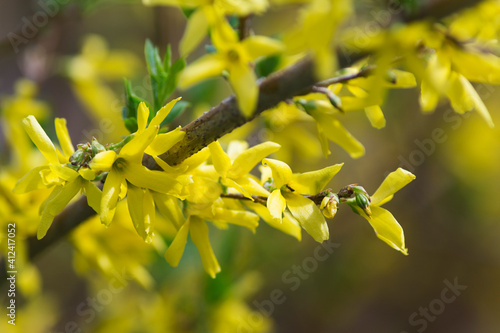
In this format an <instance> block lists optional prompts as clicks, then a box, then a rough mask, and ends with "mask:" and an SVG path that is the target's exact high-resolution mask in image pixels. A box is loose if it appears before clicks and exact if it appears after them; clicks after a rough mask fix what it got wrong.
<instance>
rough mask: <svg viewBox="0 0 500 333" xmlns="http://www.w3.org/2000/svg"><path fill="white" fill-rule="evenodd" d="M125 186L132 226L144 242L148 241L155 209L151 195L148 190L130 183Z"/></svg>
mask: <svg viewBox="0 0 500 333" xmlns="http://www.w3.org/2000/svg"><path fill="white" fill-rule="evenodd" d="M127 188H128V191H127V206H128V211H129V213H130V217H131V218H132V223H133V224H134V228H135V230H136V231H137V233H138V234H139V236H141V237H142V239H144V241H145V242H146V243H150V242H151V241H152V236H153V230H152V223H153V220H154V209H155V206H154V201H153V197H152V196H151V194H149V191H148V190H146V191H144V190H143V189H142V188H138V187H136V186H134V185H132V184H129V185H128V186H127ZM145 192H146V193H145Z"/></svg>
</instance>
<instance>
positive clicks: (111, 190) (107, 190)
mask: <svg viewBox="0 0 500 333" xmlns="http://www.w3.org/2000/svg"><path fill="white" fill-rule="evenodd" d="M122 182H123V173H122V172H120V171H118V170H115V169H113V170H111V171H110V172H109V173H108V176H107V177H106V181H105V182H104V187H103V189H102V200H101V222H102V223H103V224H104V225H106V226H109V224H110V223H111V221H113V217H114V216H115V210H116V205H117V203H118V198H119V195H120V190H121V184H122Z"/></svg>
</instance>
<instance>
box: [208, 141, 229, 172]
mask: <svg viewBox="0 0 500 333" xmlns="http://www.w3.org/2000/svg"><path fill="white" fill-rule="evenodd" d="M208 149H210V154H211V155H212V164H213V165H214V168H215V170H216V171H217V173H218V174H219V175H220V176H221V177H223V178H225V177H226V176H227V171H228V170H229V169H230V168H231V160H230V159H229V156H227V154H226V153H225V152H224V150H222V147H221V146H220V144H219V141H214V142H212V143H211V144H209V145H208Z"/></svg>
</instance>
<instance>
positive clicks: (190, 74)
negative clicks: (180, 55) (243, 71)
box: [179, 54, 226, 89]
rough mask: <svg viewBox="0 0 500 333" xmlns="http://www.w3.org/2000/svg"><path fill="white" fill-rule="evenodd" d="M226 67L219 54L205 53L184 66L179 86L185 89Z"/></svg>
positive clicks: (215, 74)
mask: <svg viewBox="0 0 500 333" xmlns="http://www.w3.org/2000/svg"><path fill="white" fill-rule="evenodd" d="M225 68H226V66H225V63H224V61H223V60H222V58H221V56H220V55H219V54H207V55H204V56H203V57H201V58H199V59H198V60H196V61H195V62H194V63H192V64H191V65H189V66H188V67H186V69H185V70H184V72H183V73H182V75H181V77H180V78H179V87H180V88H181V89H186V88H188V87H189V86H192V85H193V84H195V83H198V82H200V81H203V80H205V79H208V78H211V77H215V76H219V75H221V74H222V71H223V70H224V69H225Z"/></svg>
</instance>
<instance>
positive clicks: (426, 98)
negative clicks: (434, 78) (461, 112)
mask: <svg viewBox="0 0 500 333" xmlns="http://www.w3.org/2000/svg"><path fill="white" fill-rule="evenodd" d="M419 102H420V107H421V108H422V112H424V113H429V112H433V111H434V110H435V109H436V107H437V104H438V102H439V93H438V91H436V90H435V89H434V88H433V87H432V86H431V85H430V84H429V83H427V81H425V80H422V82H421V84H420V97H419Z"/></svg>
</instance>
